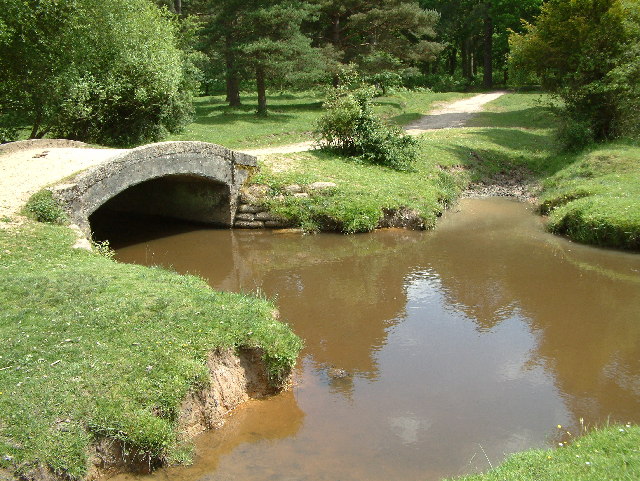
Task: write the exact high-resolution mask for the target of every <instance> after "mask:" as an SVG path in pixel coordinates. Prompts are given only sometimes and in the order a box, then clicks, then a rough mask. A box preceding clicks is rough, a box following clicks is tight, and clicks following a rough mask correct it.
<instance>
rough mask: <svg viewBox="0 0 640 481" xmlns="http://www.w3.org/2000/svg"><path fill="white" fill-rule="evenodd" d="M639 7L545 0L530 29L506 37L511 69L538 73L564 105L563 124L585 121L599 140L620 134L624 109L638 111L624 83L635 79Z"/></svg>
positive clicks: (612, 1) (602, 0) (601, 0)
mask: <svg viewBox="0 0 640 481" xmlns="http://www.w3.org/2000/svg"><path fill="white" fill-rule="evenodd" d="M638 8H639V7H638V5H637V3H634V2H629V3H625V2H624V1H622V0H597V1H590V0H589V1H587V0H569V1H561V0H550V1H549V2H546V3H545V4H544V6H543V8H542V13H541V15H540V16H539V17H538V19H537V22H536V24H535V25H528V26H527V31H526V33H524V34H521V35H513V36H512V37H511V48H512V55H511V63H512V65H513V68H514V69H524V70H528V71H531V72H533V73H535V74H537V75H538V76H539V78H540V79H541V81H542V85H543V87H545V88H546V89H548V90H550V91H551V92H554V93H556V94H557V95H558V96H559V97H560V98H561V99H562V100H563V101H564V104H565V115H566V117H567V118H566V122H574V121H578V122H584V121H586V122H588V123H589V124H590V125H589V128H590V130H591V136H592V137H593V138H594V139H595V140H598V141H601V140H605V139H610V138H614V137H616V136H618V135H620V134H623V133H624V132H623V130H622V128H623V123H622V122H621V120H622V118H623V117H624V114H623V110H625V109H626V110H627V112H628V113H630V109H631V110H637V106H638V99H637V97H636V96H635V94H636V93H637V92H634V90H635V89H636V87H633V86H629V85H627V83H628V82H629V81H632V80H633V79H636V78H637V76H638V67H637V65H638V58H639V57H638V53H639V51H638V49H637V48H633V47H634V46H637V44H638V40H637V30H638V16H637V14H638ZM634 32H635V33H634ZM632 106H635V107H632ZM567 132H568V133H569V134H570V135H569V138H568V139H567V140H572V138H575V135H574V134H575V132H572V131H571V130H568V131H567ZM569 143H572V142H569Z"/></svg>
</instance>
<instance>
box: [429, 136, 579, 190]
mask: <svg viewBox="0 0 640 481" xmlns="http://www.w3.org/2000/svg"><path fill="white" fill-rule="evenodd" d="M475 135H477V136H480V137H481V138H483V139H485V140H486V141H487V142H482V143H479V144H478V145H477V146H474V144H473V143H469V144H464V143H457V144H448V145H446V144H445V145H440V146H437V148H439V149H441V150H443V151H446V152H449V153H450V154H452V155H453V156H454V157H455V158H457V159H458V164H459V165H463V166H465V167H467V168H468V169H469V170H470V171H471V172H472V173H473V174H474V175H475V176H478V177H490V176H492V175H494V174H497V173H502V174H506V173H508V172H509V170H510V169H513V168H525V169H526V170H527V171H528V172H529V174H530V176H531V178H535V179H541V178H544V177H547V176H550V175H553V174H555V173H556V172H558V171H559V170H562V169H564V168H565V167H567V166H568V165H570V164H572V163H573V162H575V161H576V160H577V159H578V156H577V155H575V154H562V153H560V152H559V151H558V149H557V147H556V144H555V141H554V140H553V138H552V137H551V136H550V135H549V134H545V133H542V132H531V131H526V130H515V129H500V128H497V129H496V128H494V129H482V130H478V131H476V132H475ZM490 144H493V145H495V148H492V147H487V145H490Z"/></svg>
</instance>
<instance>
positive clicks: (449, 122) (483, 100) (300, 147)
mask: <svg viewBox="0 0 640 481" xmlns="http://www.w3.org/2000/svg"><path fill="white" fill-rule="evenodd" d="M505 93H506V92H492V93H488V94H480V95H475V96H473V97H470V98H468V99H463V100H458V101H456V102H452V103H448V104H445V105H442V106H440V107H438V108H437V109H434V110H432V111H431V112H429V114H428V115H425V116H423V117H421V118H420V119H418V120H416V121H415V122H411V123H410V124H408V125H405V127H404V130H405V131H406V132H407V134H409V135H420V134H423V133H425V132H429V131H431V130H438V129H451V128H460V127H464V125H465V123H466V122H467V121H468V120H469V119H470V118H471V117H473V114H475V113H477V112H480V111H481V110H482V108H483V106H484V105H485V104H487V103H489V102H492V101H494V100H496V99H497V98H498V97H501V96H502V95H504V94H505ZM316 148H317V147H316V146H315V144H314V142H311V141H309V142H300V143H298V144H290V145H281V146H279V147H266V148H264V149H250V150H242V151H241V152H244V153H245V154H249V155H255V156H262V155H270V154H290V153H294V152H306V151H308V150H314V149H316Z"/></svg>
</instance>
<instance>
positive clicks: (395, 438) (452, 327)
mask: <svg viewBox="0 0 640 481" xmlns="http://www.w3.org/2000/svg"><path fill="white" fill-rule="evenodd" d="M176 229H177V228H176ZM152 237H153V240H149V241H142V242H140V240H141V239H140V237H139V234H131V235H130V236H129V237H128V238H127V237H123V238H122V239H112V244H114V245H116V247H118V246H120V248H119V249H118V258H119V259H120V260H122V261H125V262H129V261H135V262H139V263H145V264H163V265H170V266H173V268H174V269H176V270H178V271H180V272H192V273H196V274H199V275H201V276H203V277H205V278H207V279H209V281H210V283H211V284H212V285H213V286H214V287H216V288H218V289H223V290H233V291H256V290H260V291H261V292H264V293H265V294H266V295H268V296H271V297H274V298H275V300H276V303H277V304H278V307H279V309H280V311H281V315H282V318H283V319H285V320H287V321H288V322H290V323H291V324H292V326H293V328H294V330H295V331H296V332H297V333H298V334H299V335H300V336H301V337H303V338H304V339H305V342H306V347H305V350H304V352H303V354H302V358H301V361H300V363H299V367H298V370H297V382H298V384H297V386H296V388H295V390H294V392H293V394H291V393H289V394H286V395H284V396H283V399H282V400H279V399H280V398H276V400H273V401H268V402H265V403H255V404H252V405H251V406H249V407H247V408H246V410H243V411H241V414H240V415H239V416H234V417H232V418H231V419H232V420H231V424H229V425H228V427H227V428H224V430H223V431H221V432H220V433H213V434H211V435H207V437H206V438H203V439H206V440H205V441H200V442H199V444H198V445H199V448H198V452H199V458H198V459H199V461H198V463H197V464H196V467H194V468H189V469H184V468H183V469H178V470H171V471H170V472H169V473H170V474H167V473H166V472H164V473H162V474H158V475H157V476H159V477H162V476H165V477H166V476H169V477H171V479H177V478H180V477H184V478H185V479H189V480H191V479H211V480H218V479H243V480H252V479H255V480H263V479H313V480H322V479H332V480H335V479H343V480H351V479H353V480H360V479H365V478H366V479H370V480H383V479H390V478H402V479H406V480H411V479H416V480H417V479H421V480H425V479H426V480H435V479H439V478H441V477H444V476H455V475H458V474H464V473H466V472H471V471H475V470H482V469H486V468H487V467H488V466H489V462H491V463H493V464H494V465H495V464H496V463H498V462H499V461H500V460H501V459H502V458H503V457H504V455H505V454H506V453H510V452H513V451H516V450H521V449H526V448H529V447H534V446H538V447H539V446H544V445H546V444H547V443H548V442H550V441H552V440H553V439H554V437H555V436H556V435H557V430H556V429H555V426H556V425H557V424H562V425H571V424H577V422H578V419H579V418H581V417H583V418H585V420H586V421H587V423H601V422H604V421H606V420H607V419H608V418H611V419H614V420H621V421H634V422H640V365H639V364H640V345H639V342H638V340H639V339H640V336H639V334H640V332H639V331H640V322H638V321H639V320H640V319H639V318H638V316H639V315H638V313H640V257H639V256H637V255H632V254H625V253H619V252H611V251H603V250H599V249H593V248H588V247H583V246H578V245H575V244H572V243H569V242H567V241H564V240H562V239H559V238H556V237H553V236H550V235H548V234H545V233H544V232H543V231H542V229H541V226H540V219H539V218H537V217H536V216H534V215H533V214H532V213H531V212H528V211H527V210H526V207H525V206H523V205H521V204H518V203H514V202H510V201H505V200H485V201H479V200H476V201H464V202H463V203H461V206H460V209H459V212H451V213H449V214H448V215H447V216H446V218H445V219H444V220H443V221H442V222H441V224H440V225H439V227H438V229H437V230H436V231H435V232H427V233H418V232H406V231H395V230H389V231H382V232H377V233H374V234H370V235H358V236H350V237H346V236H340V235H329V234H328V235H318V236H302V235H300V234H296V233H273V232H250V231H236V232H229V231H210V230H195V231H193V230H192V231H190V232H186V231H184V229H182V230H181V229H177V230H175V231H174V233H173V235H168V236H166V237H161V236H158V235H156V234H153V236H152ZM134 238H135V239H134ZM132 240H136V241H137V242H138V243H137V244H136V243H132ZM279 402H281V403H282V405H279V404H278V403H279ZM243 413H245V414H243ZM251 413H256V414H255V416H253V414H251ZM180 473H183V474H180ZM194 473H195V474H194Z"/></svg>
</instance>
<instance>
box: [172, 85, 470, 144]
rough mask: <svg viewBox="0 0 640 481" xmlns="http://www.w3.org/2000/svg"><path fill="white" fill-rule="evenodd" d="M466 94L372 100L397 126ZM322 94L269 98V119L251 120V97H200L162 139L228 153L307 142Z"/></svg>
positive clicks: (253, 110)
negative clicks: (187, 118)
mask: <svg viewBox="0 0 640 481" xmlns="http://www.w3.org/2000/svg"><path fill="white" fill-rule="evenodd" d="M466 96H469V94H461V93H432V94H428V95H427V94H425V93H421V92H410V91H407V92H399V93H396V94H393V95H389V96H387V97H380V98H378V99H376V111H377V112H378V113H380V114H381V115H383V116H385V117H386V118H388V119H389V120H390V121H391V122H393V123H397V124H399V125H402V124H405V123H408V122H410V121H412V120H415V119H417V118H419V117H420V116H421V115H422V114H424V113H425V112H427V111H429V109H430V108H431V107H432V106H433V104H434V103H438V102H446V101H450V100H456V99H459V98H464V97H466ZM323 100H324V94H323V93H321V92H294V93H283V94H281V95H270V96H269V99H268V105H269V115H267V116H266V117H258V116H257V115H256V110H257V103H256V99H255V95H243V96H242V103H243V105H242V107H238V108H232V107H229V106H228V105H227V103H226V102H225V100H224V96H223V95H220V96H211V97H200V98H198V99H196V102H195V110H196V113H195V118H194V121H193V123H191V124H190V125H188V126H187V127H186V129H185V131H184V132H183V133H181V134H179V135H174V136H172V137H170V138H169V139H167V140H199V141H203V142H213V143H214V144H220V145H224V146H225V147H229V148H234V149H254V148H258V147H267V146H273V145H285V144H292V143H296V142H303V141H307V140H312V131H313V130H314V128H315V122H316V119H317V118H318V116H319V115H320V113H321V112H322V102H323Z"/></svg>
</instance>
